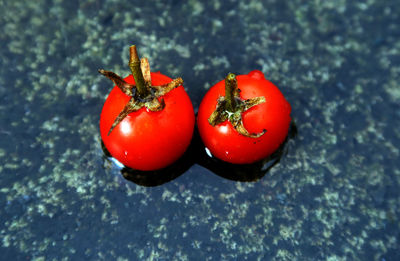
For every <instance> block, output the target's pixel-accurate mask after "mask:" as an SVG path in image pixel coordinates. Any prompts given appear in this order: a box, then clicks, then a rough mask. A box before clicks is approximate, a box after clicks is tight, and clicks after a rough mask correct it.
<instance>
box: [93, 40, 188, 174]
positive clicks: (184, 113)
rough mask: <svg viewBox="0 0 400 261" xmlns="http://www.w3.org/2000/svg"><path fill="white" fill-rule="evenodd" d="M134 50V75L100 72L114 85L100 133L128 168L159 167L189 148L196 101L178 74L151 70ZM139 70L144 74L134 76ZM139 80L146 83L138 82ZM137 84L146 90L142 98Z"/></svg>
mask: <svg viewBox="0 0 400 261" xmlns="http://www.w3.org/2000/svg"><path fill="white" fill-rule="evenodd" d="M131 49H132V47H131ZM131 49H130V51H131V59H130V66H131V65H132V66H137V68H132V67H131V70H132V75H129V76H128V77H126V78H121V77H119V76H118V75H116V74H114V73H112V72H109V71H105V70H99V72H100V73H101V74H103V75H104V76H106V77H108V78H109V79H111V80H112V81H113V82H114V84H116V85H115V86H114V88H113V89H112V91H111V92H110V94H109V95H108V97H107V99H106V101H105V103H104V106H103V109H102V112H101V115H100V134H101V138H102V141H103V143H104V146H105V147H106V148H107V150H108V151H109V153H110V154H111V155H112V156H113V157H114V158H115V159H117V160H118V161H119V162H121V163H122V164H124V165H125V166H126V167H129V168H132V169H136V170H141V171H153V170H159V169H162V168H165V167H167V166H169V165H171V164H172V163H174V162H175V161H176V160H178V159H179V158H180V157H181V156H182V155H183V154H184V153H185V151H186V149H187V148H188V146H189V144H190V142H191V139H192V135H193V130H194V123H195V116H194V110H193V105H192V103H191V101H190V98H189V96H188V94H187V93H186V91H185V90H184V88H183V86H182V80H181V79H180V78H177V79H175V80H172V79H171V78H169V77H168V76H166V75H163V74H161V73H159V72H157V73H153V72H151V73H150V69H149V66H148V64H146V61H145V63H144V65H143V63H142V64H140V61H139V63H138V60H133V58H132V56H134V58H135V55H136V56H137V53H136V54H134V53H133V54H132V51H136V50H131ZM136 58H137V57H136ZM134 62H136V64H134ZM142 62H143V61H142ZM143 67H146V68H143ZM143 72H144V73H143ZM138 73H139V74H142V75H139V77H138V75H135V74H138ZM137 79H139V81H142V82H141V83H140V84H137ZM139 85H142V86H141V88H147V90H146V89H143V90H142V91H143V95H142V96H141V93H140V91H139Z"/></svg>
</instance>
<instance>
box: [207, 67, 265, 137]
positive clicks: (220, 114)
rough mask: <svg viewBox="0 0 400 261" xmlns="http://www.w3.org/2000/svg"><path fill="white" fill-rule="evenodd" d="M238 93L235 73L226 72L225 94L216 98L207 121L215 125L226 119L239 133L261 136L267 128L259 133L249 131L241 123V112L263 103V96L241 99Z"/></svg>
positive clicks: (248, 135) (247, 135)
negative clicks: (214, 106)
mask: <svg viewBox="0 0 400 261" xmlns="http://www.w3.org/2000/svg"><path fill="white" fill-rule="evenodd" d="M239 93H240V89H238V85H237V80H236V75H235V74H233V73H230V74H228V76H226V78H225V96H222V97H219V98H218V103H217V106H216V108H215V111H214V112H213V113H212V114H211V116H210V117H209V118H208V122H209V123H210V124H211V125H212V126H215V125H218V124H220V123H222V122H224V121H226V120H228V121H229V122H230V123H231V124H232V126H233V128H235V130H236V131H237V132H238V133H239V134H241V135H243V136H246V137H250V138H258V137H261V136H262V135H264V133H266V132H267V130H263V131H262V132H260V133H249V132H248V131H247V130H246V128H245V127H244V125H243V119H242V114H243V113H244V112H245V111H247V110H248V109H250V108H251V107H254V106H256V105H258V104H261V103H264V102H265V97H263V96H262V97H255V98H251V99H247V100H243V99H241V98H240V95H239Z"/></svg>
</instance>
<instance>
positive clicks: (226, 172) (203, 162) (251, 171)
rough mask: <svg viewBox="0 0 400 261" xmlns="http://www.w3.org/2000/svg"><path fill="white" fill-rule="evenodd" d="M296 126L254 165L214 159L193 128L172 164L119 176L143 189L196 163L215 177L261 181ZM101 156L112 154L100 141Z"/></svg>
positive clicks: (125, 171) (128, 170) (125, 170)
mask: <svg viewBox="0 0 400 261" xmlns="http://www.w3.org/2000/svg"><path fill="white" fill-rule="evenodd" d="M296 135H297V127H296V124H295V123H294V122H293V121H292V123H291V125H290V129H289V133H288V136H287V138H286V140H285V142H284V143H283V144H282V145H281V146H280V147H279V149H278V150H277V151H276V152H274V153H273V154H272V155H271V156H269V157H268V158H266V159H264V160H261V161H258V162H255V163H253V164H231V163H228V162H225V161H222V160H219V159H217V158H215V157H213V156H212V155H211V154H210V153H209V152H207V149H206V147H205V146H204V144H203V142H202V140H201V138H200V135H199V133H198V131H197V128H195V131H194V134H193V138H192V142H191V144H190V146H189V147H188V149H187V150H186V152H185V153H184V155H183V156H182V157H181V158H180V159H178V160H177V161H176V162H175V163H174V164H172V165H170V166H168V167H166V168H164V169H160V170H155V171H140V170H135V169H131V168H128V167H122V168H121V170H120V172H121V174H122V176H123V177H124V178H125V179H126V180H129V181H132V182H134V183H136V184H138V185H141V186H145V187H155V186H159V185H162V184H165V183H167V182H170V181H172V180H174V179H176V178H177V177H179V176H181V175H182V174H183V173H185V172H186V171H187V170H188V169H189V168H190V167H191V166H193V165H194V164H198V165H200V166H202V167H204V168H206V169H208V170H210V171H212V172H213V173H214V174H216V175H218V176H220V177H223V178H226V179H230V180H234V181H242V182H254V181H257V180H259V179H261V178H262V177H263V176H264V175H265V174H266V173H267V172H268V171H269V170H270V169H271V168H272V167H273V166H275V165H276V164H277V163H279V161H280V159H281V157H282V156H283V155H285V154H287V150H288V141H289V140H291V139H293V138H294V137H296ZM101 147H102V149H103V152H104V155H105V157H106V158H107V159H108V160H111V159H112V156H111V154H110V153H109V151H108V150H107V148H106V147H105V146H104V143H103V142H101Z"/></svg>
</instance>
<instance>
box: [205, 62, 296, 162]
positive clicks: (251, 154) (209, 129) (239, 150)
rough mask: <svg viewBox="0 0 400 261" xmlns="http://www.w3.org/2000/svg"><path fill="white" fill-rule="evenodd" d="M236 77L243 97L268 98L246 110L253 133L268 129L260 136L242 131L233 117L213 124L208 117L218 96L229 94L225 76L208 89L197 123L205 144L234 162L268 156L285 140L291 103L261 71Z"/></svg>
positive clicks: (246, 118) (249, 128) (251, 160)
mask: <svg viewBox="0 0 400 261" xmlns="http://www.w3.org/2000/svg"><path fill="white" fill-rule="evenodd" d="M236 79H237V83H238V88H239V89H240V97H241V98H242V99H249V98H254V97H260V96H264V97H265V100H266V102H264V103H261V104H259V105H256V106H254V107H252V108H250V109H249V110H248V111H246V112H244V113H243V114H242V119H243V125H244V127H245V128H246V129H247V130H248V131H249V132H250V133H260V132H262V131H263V130H267V132H266V133H265V134H264V135H262V136H261V137H259V138H250V137H246V136H243V135H241V134H239V133H238V132H237V131H236V130H235V129H234V128H233V126H232V124H231V123H230V122H229V121H225V122H223V123H221V124H218V125H216V126H215V127H213V126H211V125H210V124H209V122H208V118H209V117H210V115H211V114H212V112H213V111H214V110H215V108H216V105H217V99H218V97H220V96H225V82H224V80H223V81H220V82H218V83H217V84H215V85H214V86H212V87H211V88H210V90H209V91H208V92H207V93H206V95H205V97H204V98H203V100H202V102H201V104H200V107H199V112H198V118H197V124H198V128H199V132H200V136H201V138H202V140H203V142H204V145H205V146H206V147H207V148H208V149H209V150H210V152H211V153H212V154H213V156H215V157H217V158H219V159H221V160H223V161H226V162H230V163H235V164H249V163H253V162H256V161H259V160H261V159H264V158H266V157H268V156H269V155H271V154H272V153H273V152H274V151H275V150H276V149H278V148H279V146H280V145H281V144H282V143H283V141H284V140H285V138H286V136H287V134H288V130H289V125H290V121H291V117H290V112H291V106H290V104H289V103H288V102H287V100H286V99H285V97H284V96H283V94H282V93H281V92H280V90H279V89H278V88H277V87H276V86H275V85H274V84H273V83H271V82H270V81H268V80H266V79H265V77H264V74H263V73H262V72H261V71H258V70H255V71H252V72H250V73H249V74H247V75H238V76H237V77H236Z"/></svg>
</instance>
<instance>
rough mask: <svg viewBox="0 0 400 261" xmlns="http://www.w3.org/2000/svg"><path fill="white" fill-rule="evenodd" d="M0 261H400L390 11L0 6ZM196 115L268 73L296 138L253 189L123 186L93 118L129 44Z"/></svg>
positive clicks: (394, 12) (292, 6)
mask: <svg viewBox="0 0 400 261" xmlns="http://www.w3.org/2000/svg"><path fill="white" fill-rule="evenodd" d="M0 4H1V8H0V29H1V30H0V31H1V34H0V42H1V46H0V218H1V222H0V257H1V258H0V259H2V260H160V261H161V260H218V261H219V260H329V261H333V260H380V261H383V260H386V261H389V260H400V251H399V246H400V161H399V147H400V130H399V126H400V84H399V82H400V5H399V3H398V1H396V0H387V1H382V0H368V1H343V0H340V1H319V0H313V1H301V0H294V1H279V0H264V1H257V0H246V1H233V0H227V1H220V0H216V1H196V0H189V1H179V0H169V1H117V0H90V1H77V0H72V1H62V0H56V1H45V0H37V1H21V0H14V1H0ZM132 44H136V45H137V46H138V50H139V53H140V55H141V56H146V57H148V58H149V60H150V63H151V65H152V69H153V70H154V71H161V72H163V73H164V74H167V75H169V76H171V77H178V76H181V77H182V78H183V79H184V81H185V88H186V89H187V91H188V93H189V96H190V97H191V99H192V101H193V105H194V107H195V108H198V106H199V103H200V101H201V98H202V96H203V95H204V94H205V93H206V91H207V89H208V88H209V87H210V86H212V85H213V84H214V83H216V82H218V81H220V80H222V79H223V77H225V75H226V74H227V73H228V72H234V73H237V74H245V73H248V72H249V71H251V70H253V69H259V70H262V71H263V72H264V73H265V74H266V76H267V78H268V79H269V80H271V81H272V82H274V83H275V84H276V85H277V86H279V88H280V89H281V91H282V92H283V93H284V94H285V96H286V98H287V99H288V101H289V102H290V103H291V105H292V116H293V119H294V121H295V122H296V125H297V129H298V134H297V136H296V138H294V139H292V140H290V142H289V143H288V152H287V154H286V155H284V156H283V158H282V159H281V161H280V163H279V164H277V165H276V166H274V167H273V168H272V169H271V170H270V171H269V172H268V173H266V175H265V176H264V177H262V178H261V179H260V180H258V181H256V182H239V181H233V180H229V179H224V178H223V177H221V176H218V175H215V174H214V173H213V172H211V171H209V170H207V169H206V168H204V167H202V166H200V165H193V166H192V167H191V168H190V169H189V170H188V171H186V172H185V173H184V174H182V175H181V176H179V177H177V178H176V179H174V180H172V181H170V182H167V183H165V184H162V185H159V186H154V187H144V186H140V185H138V184H135V183H132V182H129V181H127V180H125V179H124V178H123V177H122V176H121V174H120V173H119V171H118V169H117V168H116V167H115V165H114V164H113V163H112V162H110V161H108V160H106V159H105V158H104V156H103V151H102V149H101V146H100V136H99V130H98V121H99V115H100V111H101V108H102V105H103V102H104V100H105V98H106V96H107V94H108V92H109V91H110V90H111V88H112V84H111V82H109V81H108V80H107V79H105V78H104V77H102V76H101V75H99V74H98V73H97V69H99V68H104V69H107V70H112V71H114V72H116V73H118V74H120V75H127V74H128V73H129V68H128V66H127V61H128V47H129V46H130V45H132Z"/></svg>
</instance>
